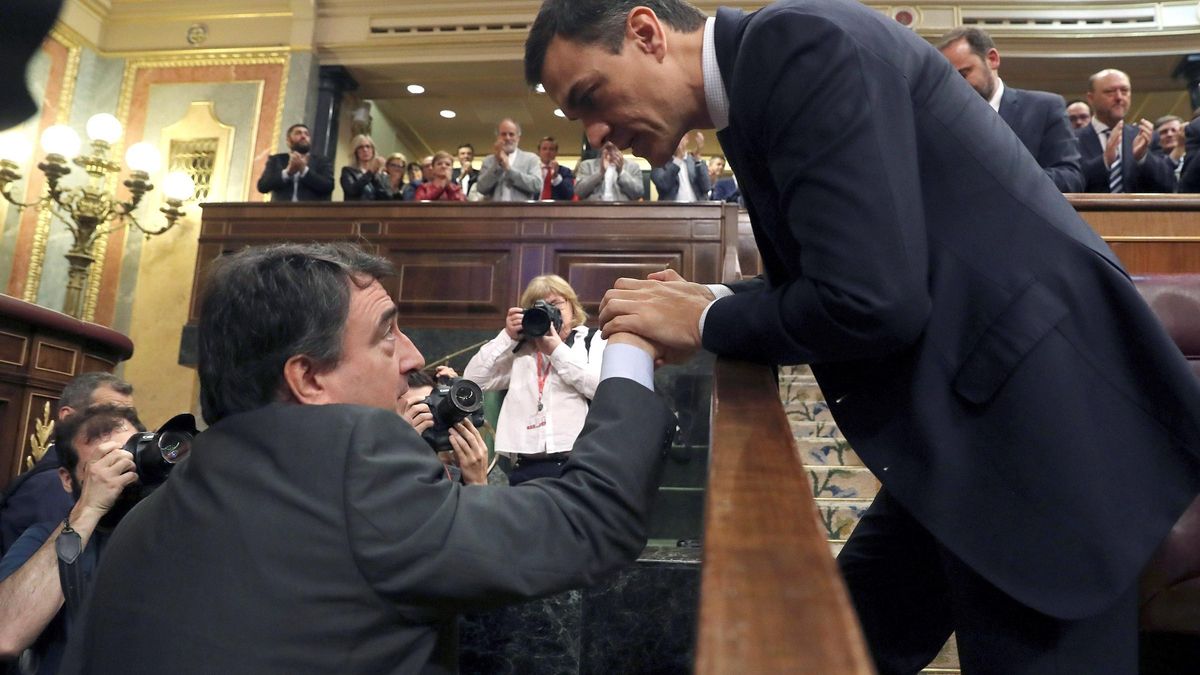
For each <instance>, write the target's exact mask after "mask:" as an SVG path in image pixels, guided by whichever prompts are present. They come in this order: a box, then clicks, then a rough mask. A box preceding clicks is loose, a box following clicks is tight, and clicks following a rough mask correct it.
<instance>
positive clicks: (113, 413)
mask: <svg viewBox="0 0 1200 675" xmlns="http://www.w3.org/2000/svg"><path fill="white" fill-rule="evenodd" d="M141 430H142V424H141V422H140V421H138V418H137V413H136V412H134V410H133V408H130V407H125V406H120V405H114V404H103V405H99V406H94V407H91V408H88V409H87V410H83V411H78V412H76V413H75V414H73V415H71V416H69V417H67V418H66V419H65V420H63V421H62V422H60V423H59V424H58V428H57V429H56V430H55V443H54V444H55V446H56V447H57V448H58V451H59V456H60V458H61V460H62V466H61V467H60V468H59V469H58V475H57V478H58V479H59V490H61V491H63V492H64V493H65V494H67V495H68V496H70V497H71V501H72V504H73V506H72V508H71V510H70V511H69V515H68V516H67V517H66V520H65V521H64V520H62V519H55V520H48V521H45V522H42V523H38V524H36V525H33V526H31V527H29V528H28V529H26V530H25V532H24V534H22V535H21V536H20V538H18V539H17V541H16V542H15V543H14V544H13V546H12V548H11V549H9V551H8V553H6V554H5V555H4V558H3V559H0V659H3V658H12V657H15V656H17V655H19V654H21V653H22V651H24V650H26V649H28V650H29V651H28V653H27V654H25V655H23V656H22V664H23V665H22V672H31V673H32V672H36V673H38V674H39V675H45V674H47V673H55V672H57V671H58V666H59V662H60V660H61V659H62V654H63V649H64V648H65V646H66V642H67V638H68V637H69V632H70V631H71V629H72V627H73V617H72V616H71V614H72V612H74V611H76V610H77V609H78V607H70V606H68V607H67V610H68V611H63V603H64V592H63V587H62V585H61V584H60V580H59V562H58V555H57V553H56V551H55V544H56V542H57V540H58V538H59V536H60V535H63V534H64V533H66V532H68V527H69V528H70V531H73V532H74V533H76V534H78V536H79V543H80V546H81V547H82V550H83V553H82V555H80V557H79V558H78V560H77V562H76V563H75V564H76V565H78V566H79V569H80V572H81V578H83V579H89V578H90V577H91V576H92V573H93V571H94V570H95V568H96V564H97V561H98V559H99V556H100V553H101V551H102V547H103V540H104V539H106V538H107V536H108V533H109V530H110V528H111V525H109V524H107V523H102V520H101V519H102V518H103V517H104V516H105V514H107V513H108V512H109V510H110V509H111V508H112V507H113V505H114V504H115V503H116V500H117V497H118V496H119V495H120V494H121V491H122V490H124V489H125V487H127V486H129V485H132V484H133V483H135V482H136V481H137V473H136V471H135V470H134V464H133V456H132V455H130V454H129V453H128V452H125V451H124V450H122V449H121V448H122V446H124V444H125V441H126V440H128V439H129V437H130V436H132V435H133V434H134V433H136V432H137V431H141ZM79 599H82V598H79Z"/></svg>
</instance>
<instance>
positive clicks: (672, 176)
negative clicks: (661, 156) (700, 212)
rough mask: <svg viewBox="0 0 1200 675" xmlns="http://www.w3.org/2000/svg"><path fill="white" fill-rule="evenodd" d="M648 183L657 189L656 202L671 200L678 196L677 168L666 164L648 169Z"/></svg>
mask: <svg viewBox="0 0 1200 675" xmlns="http://www.w3.org/2000/svg"><path fill="white" fill-rule="evenodd" d="M650 182H651V183H654V187H656V188H658V201H660V202H661V201H666V200H672V199H674V198H675V195H677V194H679V166H678V165H677V164H675V162H667V163H666V164H664V165H663V166H656V167H654V168H653V169H650Z"/></svg>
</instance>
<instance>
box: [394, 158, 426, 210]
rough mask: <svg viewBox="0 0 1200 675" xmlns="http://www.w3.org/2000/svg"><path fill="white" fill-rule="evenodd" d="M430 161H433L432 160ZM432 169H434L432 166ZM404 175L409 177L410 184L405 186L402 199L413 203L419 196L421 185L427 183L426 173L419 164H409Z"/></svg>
mask: <svg viewBox="0 0 1200 675" xmlns="http://www.w3.org/2000/svg"><path fill="white" fill-rule="evenodd" d="M430 159H431V160H432V158H430ZM430 168H431V169H432V168H433V167H432V165H431V166H430ZM404 175H406V176H408V184H406V185H405V186H404V193H403V194H402V195H401V199H403V200H404V201H406V202H411V201H412V200H413V199H414V198H415V197H416V195H417V188H419V187H421V183H423V182H425V181H424V176H425V171H424V169H422V168H421V165H420V164H419V163H418V162H409V163H408V167H407V168H406V169H405V170H404Z"/></svg>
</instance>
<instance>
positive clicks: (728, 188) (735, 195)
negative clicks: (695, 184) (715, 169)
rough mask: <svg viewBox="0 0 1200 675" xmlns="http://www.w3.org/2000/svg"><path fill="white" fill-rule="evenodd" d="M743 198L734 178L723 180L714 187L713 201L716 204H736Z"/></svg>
mask: <svg viewBox="0 0 1200 675" xmlns="http://www.w3.org/2000/svg"><path fill="white" fill-rule="evenodd" d="M741 196H742V192H741V190H739V189H738V184H737V182H736V181H734V180H733V179H732V178H722V179H721V180H719V181H717V184H716V185H714V186H713V191H712V200H713V201H714V202H736V201H738V199H740V198H741Z"/></svg>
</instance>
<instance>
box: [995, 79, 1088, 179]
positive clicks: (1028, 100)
mask: <svg viewBox="0 0 1200 675" xmlns="http://www.w3.org/2000/svg"><path fill="white" fill-rule="evenodd" d="M1000 117H1001V118H1003V119H1004V121H1005V122H1008V126H1009V127H1011V128H1012V130H1013V133H1015V134H1016V135H1017V138H1019V139H1021V142H1022V143H1024V144H1025V147H1026V148H1029V152H1031V153H1032V154H1033V157H1034V159H1036V160H1037V162H1038V164H1039V165H1040V166H1041V167H1042V168H1043V169H1045V170H1046V174H1047V175H1049V176H1050V180H1052V181H1054V184H1055V185H1057V186H1058V189H1059V190H1061V191H1063V192H1083V172H1082V171H1081V170H1080V168H1079V142H1078V141H1077V140H1075V134H1074V133H1072V132H1071V125H1070V123H1068V122H1067V104H1066V102H1065V101H1063V97H1061V96H1059V95H1058V94H1049V93H1046V92H1044V91H1026V90H1024V89H1016V88H1014V87H1009V86H1007V85H1005V87H1004V95H1003V96H1001V97H1000Z"/></svg>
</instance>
